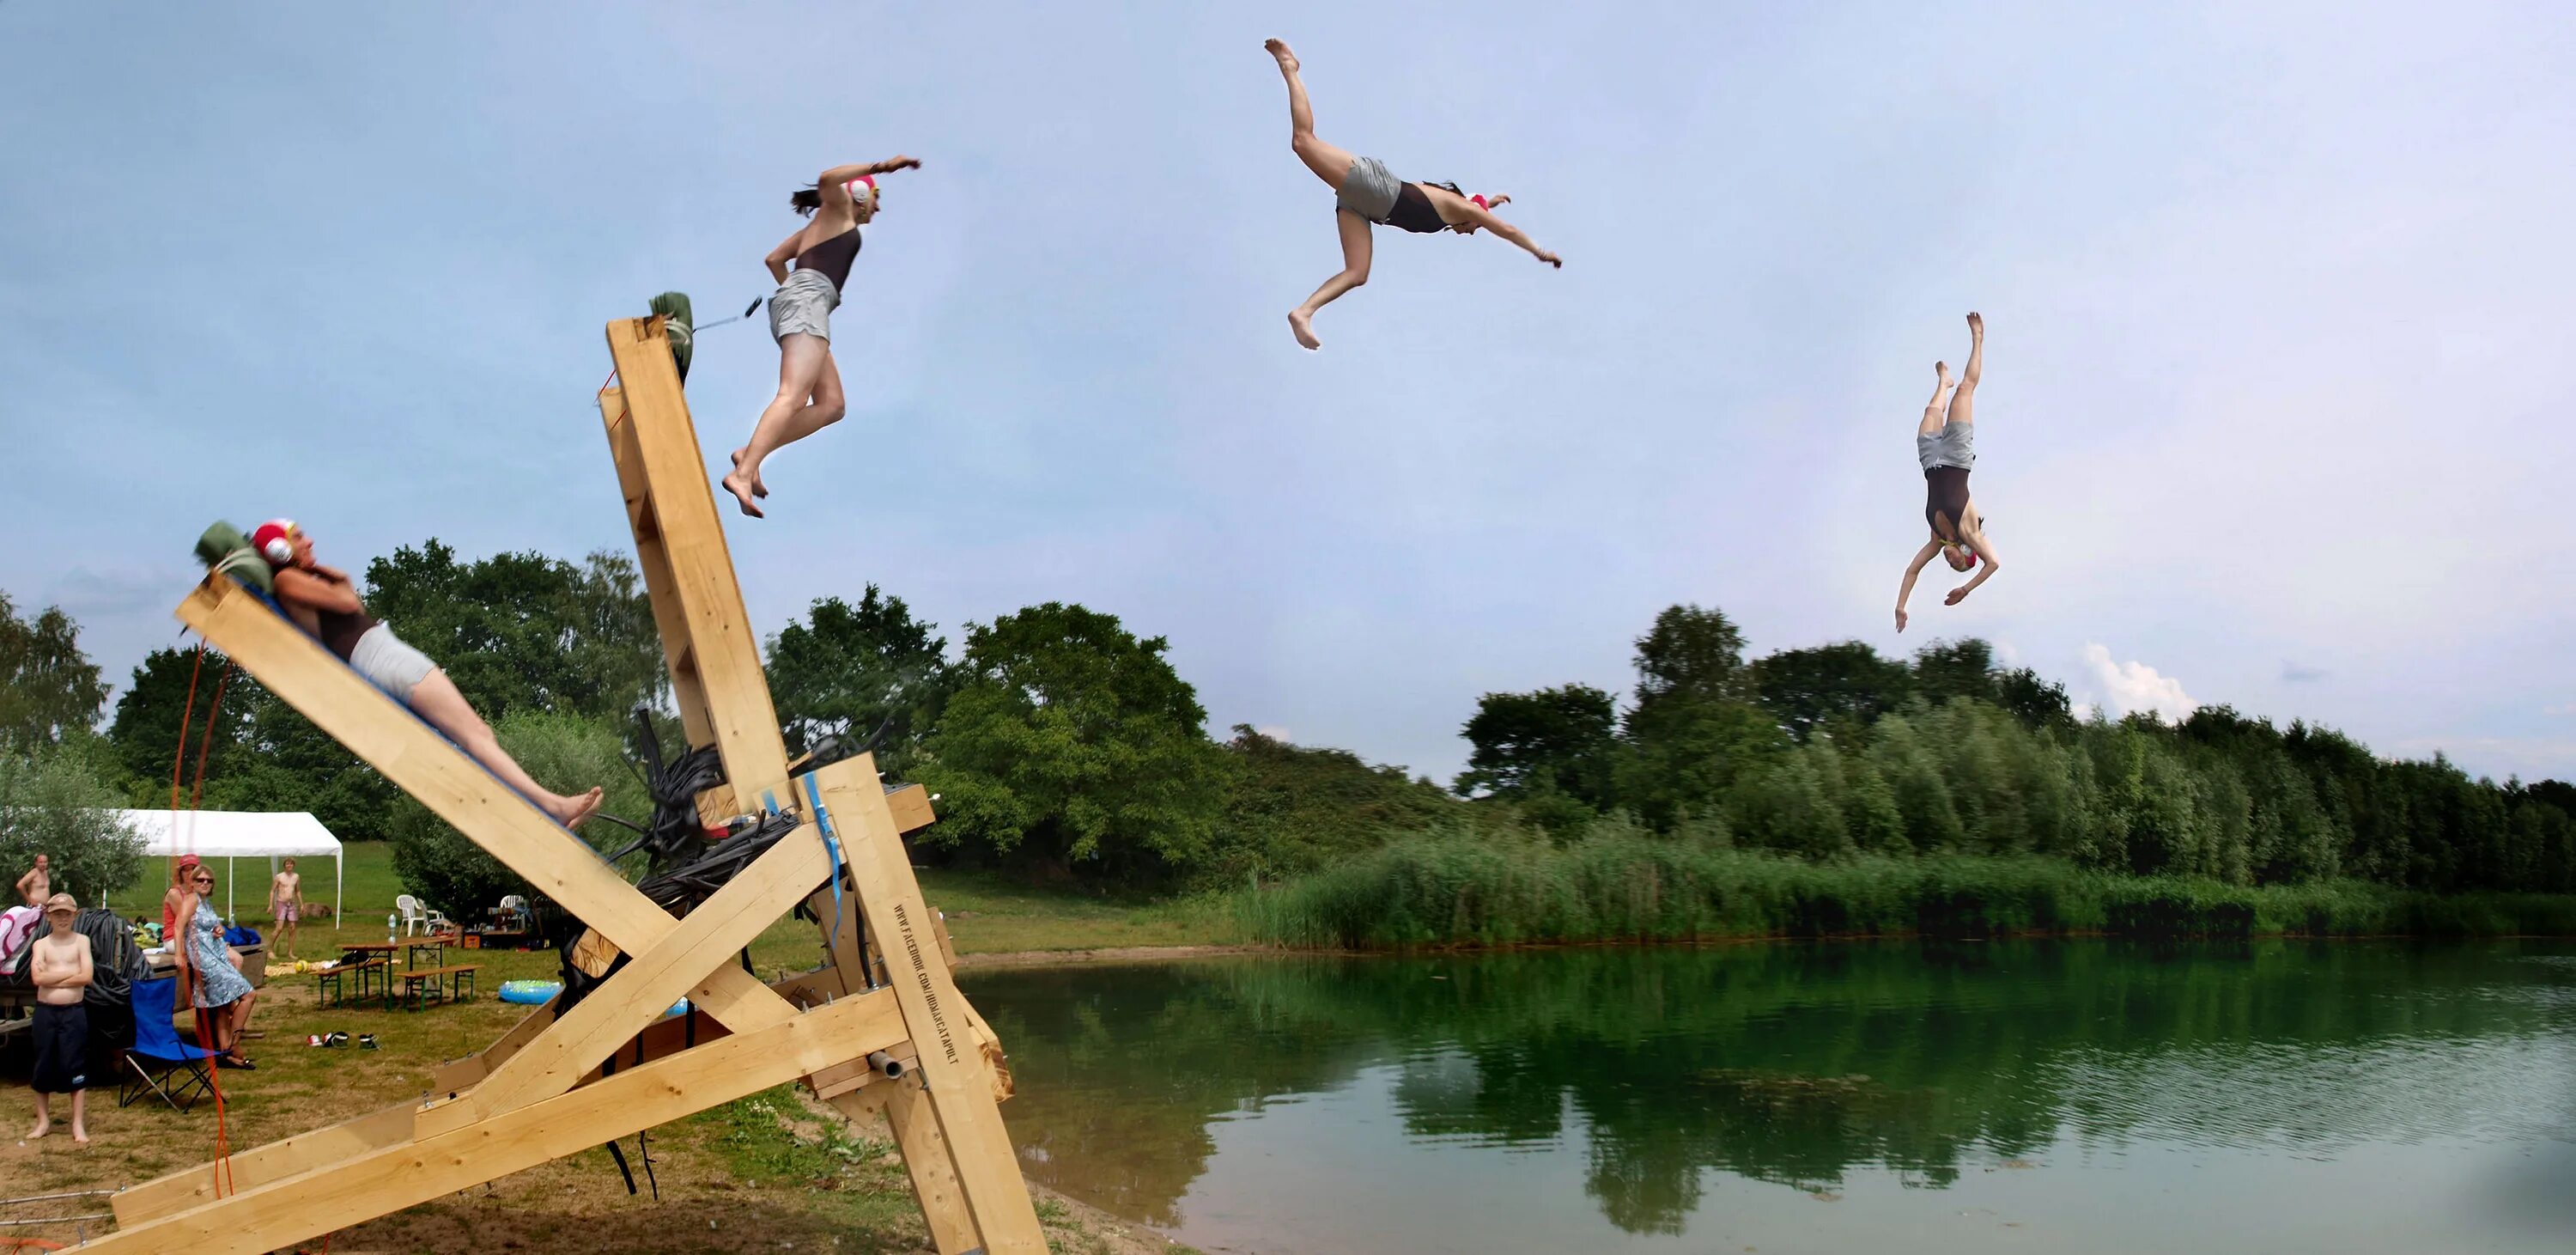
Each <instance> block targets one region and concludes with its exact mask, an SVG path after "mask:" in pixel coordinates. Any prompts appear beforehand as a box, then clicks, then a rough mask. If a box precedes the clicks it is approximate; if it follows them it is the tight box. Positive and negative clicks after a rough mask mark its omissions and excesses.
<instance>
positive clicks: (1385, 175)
mask: <svg viewBox="0 0 2576 1255" xmlns="http://www.w3.org/2000/svg"><path fill="white" fill-rule="evenodd" d="M1403 190H1404V184H1403V182H1402V181H1400V180H1398V179H1397V178H1396V177H1395V172H1394V171H1392V170H1389V169H1387V168H1386V163H1385V162H1383V161H1380V160H1378V159H1377V158H1375V157H1353V158H1351V171H1350V173H1348V174H1345V175H1343V176H1342V190H1341V191H1339V192H1337V193H1335V194H1334V195H1333V204H1334V205H1335V206H1337V207H1339V208H1342V209H1347V210H1350V211H1351V212H1352V213H1355V214H1358V215H1359V216H1361V217H1363V218H1366V219H1368V220H1369V221H1371V222H1384V221H1386V216H1387V215H1388V214H1391V213H1394V212H1395V197H1396V193H1398V192H1401V191H1403Z"/></svg>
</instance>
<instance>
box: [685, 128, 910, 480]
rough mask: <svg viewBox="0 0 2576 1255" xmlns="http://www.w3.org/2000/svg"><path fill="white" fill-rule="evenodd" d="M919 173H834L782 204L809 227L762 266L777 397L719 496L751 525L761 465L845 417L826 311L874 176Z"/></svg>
mask: <svg viewBox="0 0 2576 1255" xmlns="http://www.w3.org/2000/svg"><path fill="white" fill-rule="evenodd" d="M920 166H921V163H920V162H919V161H916V160H914V159H912V158H910V157H896V158H893V159H892V160H889V161H872V162H869V163H868V164H866V165H863V166H834V167H832V168H831V169H829V170H826V171H824V172H823V174H822V177H821V178H819V179H816V180H815V182H814V186H812V187H800V188H798V189H796V190H795V191H794V192H793V193H791V194H790V195H789V196H788V198H787V204H788V206H789V207H790V208H792V209H794V210H795V211H796V212H798V213H800V214H807V215H810V216H812V218H813V219H814V220H813V221H812V222H809V223H806V224H805V225H804V226H802V227H800V228H798V229H797V231H796V233H795V234H793V235H790V236H788V237H787V238H786V239H785V240H782V241H780V242H779V245H778V247H776V248H773V249H771V250H769V256H768V257H766V258H764V259H763V260H764V261H766V262H767V263H768V264H769V277H770V278H772V279H774V280H776V281H777V283H778V290H777V291H776V292H773V293H771V294H770V296H769V335H770V338H771V339H773V340H776V341H778V395H777V396H775V397H772V398H770V401H769V408H768V409H765V410H762V411H761V412H760V422H759V423H758V424H757V425H755V426H754V427H753V428H752V429H751V443H749V444H746V445H744V446H743V447H741V448H739V449H736V450H734V451H733V471H732V472H731V473H730V474H728V475H726V476H725V477H724V489H725V491H726V492H729V493H732V494H733V497H734V500H736V501H739V502H741V503H742V512H743V513H745V514H748V515H750V516H751V517H753V518H760V517H762V516H761V513H760V506H759V504H758V503H757V502H756V501H755V500H754V499H755V498H758V497H766V496H768V495H769V486H768V485H766V484H763V483H761V482H760V464H761V462H762V460H763V459H765V458H767V457H768V456H769V455H770V454H772V453H776V452H777V451H778V450H779V448H780V446H782V445H791V444H794V443H796V442H797V441H799V440H802V439H804V438H805V437H807V436H810V435H813V434H814V433H815V432H818V431H821V430H823V429H824V428H826V427H829V426H831V425H832V424H833V423H836V422H839V421H840V418H841V415H842V414H844V413H846V412H848V410H849V402H848V401H847V400H846V399H845V398H844V397H843V395H842V393H841V368H840V366H839V364H838V363H836V362H834V361H833V360H832V311H833V310H834V309H836V308H839V306H840V304H841V286H842V285H843V284H844V283H847V282H848V281H849V278H850V263H851V262H852V261H854V260H856V259H857V257H858V255H859V226H860V224H862V223H865V222H868V221H871V220H873V219H874V218H875V217H876V216H877V178H876V176H878V175H880V174H892V173H893V172H895V171H897V170H914V169H919V168H920ZM791 261H792V262H794V263H795V270H794V271H793V272H792V273H791V272H790V271H789V270H788V263H789V262H791Z"/></svg>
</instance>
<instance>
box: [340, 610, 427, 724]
mask: <svg viewBox="0 0 2576 1255" xmlns="http://www.w3.org/2000/svg"><path fill="white" fill-rule="evenodd" d="M349 667H350V669H351V670H354V671H356V672H357V673H358V674H360V675H362V676H365V677H367V682H368V683H370V684H373V685H375V686H376V687H377V688H380V689H383V690H384V691H385V692H387V693H389V694H391V695H392V696H393V699H394V700H395V701H398V702H401V703H402V704H404V705H406V706H408V705H410V704H411V691H412V690H413V689H416V688H419V687H420V682H421V681H423V680H426V679H428V678H429V673H430V672H432V671H436V670H438V664H437V663H434V662H431V661H430V660H429V655H427V654H424V653H422V652H420V651H419V650H417V649H414V648H412V647H411V646H409V645H406V644H403V642H402V638H401V637H399V636H396V635H394V630H393V628H392V627H390V626H388V625H386V624H382V623H379V624H377V625H375V626H374V627H371V628H368V629H367V634H366V635H364V636H361V637H359V638H358V644H357V648H355V649H352V650H350V651H349Z"/></svg>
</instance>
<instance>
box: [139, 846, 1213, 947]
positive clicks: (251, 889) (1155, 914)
mask: <svg viewBox="0 0 2576 1255" xmlns="http://www.w3.org/2000/svg"><path fill="white" fill-rule="evenodd" d="M343 857H344V858H345V859H346V861H347V867H348V876H349V885H348V895H347V897H346V899H345V900H344V903H343V907H342V910H343V912H344V918H343V919H342V920H341V921H339V922H340V923H341V925H342V928H341V929H340V931H338V932H336V933H335V932H334V931H333V930H332V927H331V923H330V922H328V921H325V922H321V923H315V924H307V925H305V926H304V928H303V929H302V932H303V934H304V936H306V937H309V938H311V939H312V942H313V944H310V945H304V944H299V945H298V946H297V949H298V951H299V952H301V953H304V954H305V955H306V956H307V957H313V956H315V955H327V954H328V953H329V952H330V951H329V942H330V941H331V939H332V938H334V937H338V938H341V939H360V938H365V937H368V936H370V935H372V934H371V931H370V930H374V929H379V928H381V927H382V926H383V924H384V918H385V916H387V915H390V914H392V913H393V909H394V897H395V895H397V894H400V893H402V892H403V886H402V880H401V878H400V877H397V876H396V875H394V852H393V846H392V845H391V844H390V843H387V842H382V841H353V842H350V843H349V844H348V846H347V847H346V853H345V854H344V856H343ZM214 869H215V879H216V886H215V893H216V897H217V900H218V901H220V900H221V899H222V895H223V890H224V885H223V880H224V877H225V875H226V872H225V867H224V860H222V859H217V860H216V861H215V863H214ZM296 870H298V871H300V872H302V873H304V897H305V900H306V901H308V902H329V901H331V894H332V891H333V889H334V888H336V887H337V885H336V880H337V876H338V872H337V871H335V870H334V869H333V867H332V863H331V860H329V859H326V858H310V859H298V860H297V861H296ZM169 874H170V871H169V863H168V861H167V860H164V859H149V860H146V862H145V866H144V869H143V871H142V873H141V874H140V875H139V876H137V877H136V878H135V883H134V884H132V885H129V886H127V887H126V888H124V889H122V890H120V891H118V892H117V893H116V894H115V895H114V896H113V897H111V898H110V899H109V900H108V901H109V904H110V905H111V906H113V907H114V908H115V909H116V910H118V911H120V912H123V913H124V914H126V915H128V916H133V917H137V918H143V919H152V918H157V917H158V916H159V915H160V912H159V910H158V909H157V904H158V903H159V902H160V900H161V891H162V889H163V888H164V887H166V886H167V885H168V884H169V879H168V877H169ZM235 874H236V875H237V877H238V879H237V880H236V881H235V882H234V886H233V905H234V907H235V908H236V909H235V911H234V914H237V915H239V916H240V917H241V921H242V922H243V923H245V924H248V925H249V926H251V927H253V928H257V929H259V930H261V931H262V932H266V931H268V929H269V924H270V920H269V916H268V860H266V859H252V858H245V859H242V860H239V865H238V867H237V868H236V869H235ZM916 874H917V875H918V876H919V877H920V878H921V891H922V896H923V897H924V898H926V899H927V900H928V901H929V903H930V905H931V906H933V907H936V908H938V909H940V910H942V911H945V912H947V914H948V935H949V938H950V939H951V940H953V941H955V942H956V943H957V952H958V953H959V954H994V953H1005V952H1015V951H1024V950H1094V949H1105V948H1109V947H1114V946H1190V945H1226V944H1231V943H1235V942H1239V941H1242V940H1243V939H1244V938H1243V937H1242V935H1241V930H1240V929H1239V928H1238V927H1237V926H1236V925H1235V922H1234V918H1233V916H1232V914H1231V913H1230V912H1228V911H1226V910H1224V909H1222V908H1220V907H1217V906H1214V905H1212V904H1210V903H1206V902H1199V901H1190V900H1183V901H1178V902H1152V901H1146V900H1142V899H1122V898H1103V897H1099V896H1097V895H1094V894H1090V893H1086V892H1084V891H1082V890H1078V889H1070V890H1058V889H1040V888H1033V887H1030V886H1027V885H1023V884H1018V883H1015V882H1012V881H1009V880H1006V879H1003V878H1001V877H997V876H994V875H992V874H991V873H987V872H973V871H953V870H949V869H945V868H922V869H919V871H918V872H917V873H916ZM429 905H431V906H433V907H436V908H438V909H439V910H441V911H444V912H446V913H447V915H448V916H449V917H450V918H456V919H467V918H480V917H481V913H482V909H483V908H484V907H487V906H490V905H492V904H491V903H473V904H460V903H452V902H432V903H430V904H429ZM813 938H814V926H813V925H811V924H808V923H804V922H801V921H797V920H795V919H792V918H790V919H786V920H781V921H780V922H779V923H778V924H777V925H776V926H775V927H772V928H771V929H770V930H769V931H768V932H767V933H764V934H762V936H761V939H760V940H759V941H757V942H755V943H753V945H752V952H751V955H752V961H753V963H755V964H756V965H757V966H758V967H759V969H760V970H761V971H762V972H764V973H766V972H769V971H771V970H772V969H774V968H778V967H788V968H806V967H812V966H813V965H814V964H815V963H816V962H818V961H819V959H818V958H817V957H816V954H815V945H814V941H813Z"/></svg>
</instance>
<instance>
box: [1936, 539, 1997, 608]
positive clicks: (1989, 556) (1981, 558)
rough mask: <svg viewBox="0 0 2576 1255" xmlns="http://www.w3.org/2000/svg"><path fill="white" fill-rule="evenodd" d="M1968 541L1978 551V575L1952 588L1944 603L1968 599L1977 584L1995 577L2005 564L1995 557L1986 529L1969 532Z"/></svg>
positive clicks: (1971, 547) (1948, 603)
mask: <svg viewBox="0 0 2576 1255" xmlns="http://www.w3.org/2000/svg"><path fill="white" fill-rule="evenodd" d="M1967 541H1968V548H1970V549H1974V550H1976V551H1977V574H1976V577H1975V578H1973V579H1971V580H1969V581H1968V582H1967V583H1965V584H1961V585H1960V586H1958V587H1957V588H1954V589H1951V590H1950V595H1949V596H1947V597H1944V598H1942V599H1941V604H1942V605H1945V606H1955V605H1958V604H1959V603H1960V602H1963V601H1966V600H1967V599H1968V594H1970V593H1973V592H1975V591H1977V585H1979V584H1983V583H1985V582H1986V581H1987V580H1990V579H1993V578H1994V577H1995V572H1997V571H2000V570H2002V569H2003V566H2004V564H2003V563H2002V562H1999V561H1997V560H1996V558H1995V547H1994V546H1993V545H1991V544H1988V543H1987V541H1986V533H1985V529H1983V528H1979V529H1977V530H1976V531H1973V532H1970V533H1968V535H1967Z"/></svg>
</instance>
